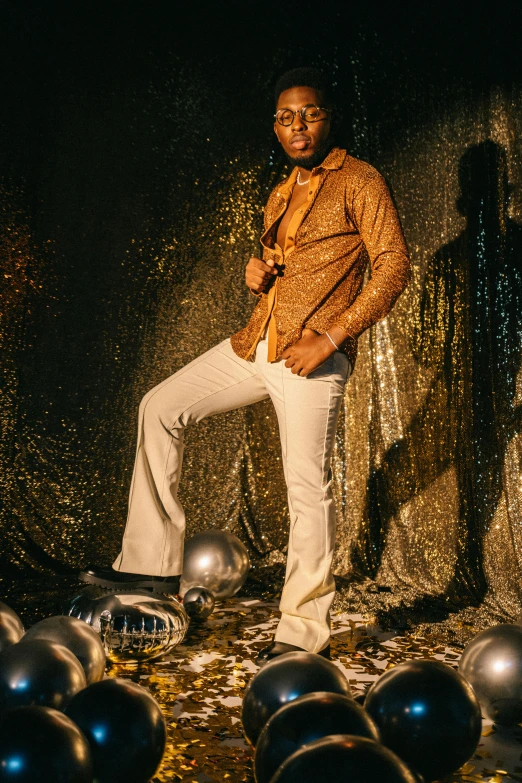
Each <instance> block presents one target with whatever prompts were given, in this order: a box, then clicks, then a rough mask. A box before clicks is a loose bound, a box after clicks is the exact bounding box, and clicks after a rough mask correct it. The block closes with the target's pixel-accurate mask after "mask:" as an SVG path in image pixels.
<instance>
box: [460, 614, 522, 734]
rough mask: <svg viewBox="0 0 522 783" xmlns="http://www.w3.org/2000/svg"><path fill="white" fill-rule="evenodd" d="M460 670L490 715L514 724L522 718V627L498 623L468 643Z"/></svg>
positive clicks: (499, 721)
mask: <svg viewBox="0 0 522 783" xmlns="http://www.w3.org/2000/svg"><path fill="white" fill-rule="evenodd" d="M459 671H460V673H461V674H462V676H463V677H465V678H466V680H467V681H468V682H469V683H470V685H471V686H472V688H473V690H474V691H475V693H476V695H477V698H478V700H479V702H480V703H481V705H482V707H483V709H484V712H485V713H486V715H487V717H488V718H490V719H491V720H494V721H495V722H496V723H500V724H503V725H505V726H510V725H513V724H515V723H520V721H522V627H520V626H519V625H508V624H502V625H496V626H494V627H493V628H488V629H487V630H486V631H482V633H479V634H478V636H475V638H474V639H472V640H471V642H470V643H469V644H468V646H467V647H466V649H465V650H464V652H463V654H462V658H461V659H460V664H459Z"/></svg>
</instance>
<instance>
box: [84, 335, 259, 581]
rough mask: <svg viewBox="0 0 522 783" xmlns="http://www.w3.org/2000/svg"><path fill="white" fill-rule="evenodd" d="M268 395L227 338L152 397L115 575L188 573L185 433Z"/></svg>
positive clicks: (145, 408)
mask: <svg viewBox="0 0 522 783" xmlns="http://www.w3.org/2000/svg"><path fill="white" fill-rule="evenodd" d="M267 396H268V394H267V391H266V389H265V386H264V382H263V379H262V378H261V376H260V375H259V374H258V372H257V369H256V366H255V364H254V363H252V362H247V361H245V360H244V359H241V358H240V357H239V356H236V354H235V353H234V351H233V350H232V347H231V345H230V340H228V339H227V340H224V341H223V342H222V343H220V344H219V345H217V346H215V347H214V348H212V349H211V350H209V351H207V352H206V353H204V354H203V355H202V356H200V357H198V358H197V359H195V360H194V361H193V362H191V363H190V364H188V365H187V366H185V367H183V368H182V369H181V370H179V371H178V372H177V373H175V374H174V375H172V376H170V378H167V379H166V380H165V381H163V382H162V383H160V384H159V385H158V386H156V387H154V388H153V389H151V391H149V392H148V394H146V395H145V397H144V398H143V400H142V402H141V404H140V409H139V417H138V440H137V449H136V460H135V464H134V473H133V477H132V483H131V489H130V496H129V511H128V517H127V525H126V528H125V534H124V537H123V542H122V549H121V552H120V554H119V555H118V557H117V558H116V560H115V561H114V563H113V569H115V570H116V571H119V572H125V573H130V574H142V575H154V576H157V577H168V576H171V575H179V574H181V572H182V565H183V540H184V531H185V515H184V512H183V508H182V506H181V504H180V502H179V500H178V485H179V479H180V473H181V466H182V458H183V439H184V431H185V427H186V426H187V425H188V424H192V423H194V422H197V421H200V420H201V419H203V418H205V417H206V416H211V415H213V414H216V413H222V412H224V411H229V410H233V409H235V408H240V407H243V406H244V405H249V404H251V403H254V402H258V401H259V400H262V399H265V398H266V397H267ZM85 573H88V572H85ZM86 581H87V580H86ZM88 581H96V579H94V578H93V579H90V580H88Z"/></svg>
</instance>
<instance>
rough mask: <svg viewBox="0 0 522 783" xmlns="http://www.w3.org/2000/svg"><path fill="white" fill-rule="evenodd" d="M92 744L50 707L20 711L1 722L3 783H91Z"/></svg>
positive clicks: (66, 719) (0, 757)
mask: <svg viewBox="0 0 522 783" xmlns="http://www.w3.org/2000/svg"><path fill="white" fill-rule="evenodd" d="M92 775H93V772H92V761H91V752H90V748H89V743H88V742H87V740H86V739H85V737H84V736H83V734H82V732H81V731H80V729H79V728H78V727H77V726H75V725H74V723H73V722H72V720H70V719H69V718H67V717H66V716H65V715H63V714H62V713H61V712H58V711H57V710H53V709H50V708H49V707H17V708H16V709H12V710H8V711H7V712H5V713H4V714H3V715H2V717H1V718H0V781H2V783H8V781H13V783H35V781H38V783H57V781H59V783H92Z"/></svg>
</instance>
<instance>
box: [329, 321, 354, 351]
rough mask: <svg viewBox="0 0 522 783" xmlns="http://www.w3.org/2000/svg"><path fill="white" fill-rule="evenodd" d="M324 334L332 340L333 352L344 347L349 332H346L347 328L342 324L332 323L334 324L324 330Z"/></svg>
mask: <svg viewBox="0 0 522 783" xmlns="http://www.w3.org/2000/svg"><path fill="white" fill-rule="evenodd" d="M324 336H325V337H326V339H327V340H328V341H329V342H330V345H331V346H332V352H333V351H336V350H337V351H340V350H341V349H342V346H343V343H344V341H345V340H346V338H347V337H348V333H347V332H346V329H343V328H342V326H338V325H337V324H332V326H329V327H328V329H326V330H325V331H324ZM334 346H335V347H334Z"/></svg>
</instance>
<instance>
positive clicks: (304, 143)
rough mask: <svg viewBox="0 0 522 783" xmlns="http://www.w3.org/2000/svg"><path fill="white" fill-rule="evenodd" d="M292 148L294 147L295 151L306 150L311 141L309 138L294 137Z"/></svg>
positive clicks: (291, 143)
mask: <svg viewBox="0 0 522 783" xmlns="http://www.w3.org/2000/svg"><path fill="white" fill-rule="evenodd" d="M290 146H291V147H293V148H294V150H306V149H308V147H309V146H310V139H309V138H308V136H301V135H297V136H294V137H293V139H292V141H291V142H290Z"/></svg>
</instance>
